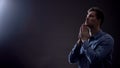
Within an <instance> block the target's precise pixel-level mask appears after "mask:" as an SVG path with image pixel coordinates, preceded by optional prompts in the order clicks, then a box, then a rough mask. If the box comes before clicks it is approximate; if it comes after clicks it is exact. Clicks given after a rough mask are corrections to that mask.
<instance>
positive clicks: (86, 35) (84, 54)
mask: <svg viewBox="0 0 120 68" xmlns="http://www.w3.org/2000/svg"><path fill="white" fill-rule="evenodd" d="M103 20H104V14H103V12H102V11H101V9H99V8H98V7H92V8H90V9H89V10H88V14H87V17H86V20H85V23H83V24H82V25H81V27H80V31H79V35H78V41H77V43H76V44H75V46H74V48H73V49H72V51H71V52H70V54H69V57H68V59H69V62H70V63H78V66H79V68H110V67H111V65H112V50H113V45H114V40H113V38H112V37H111V35H109V34H107V33H105V32H103V31H102V30H101V25H102V23H103Z"/></svg>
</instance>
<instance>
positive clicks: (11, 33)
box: [0, 0, 120, 68]
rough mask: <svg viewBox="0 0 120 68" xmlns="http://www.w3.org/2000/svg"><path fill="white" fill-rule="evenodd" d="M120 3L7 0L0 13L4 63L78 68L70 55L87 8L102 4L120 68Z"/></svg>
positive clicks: (9, 67)
mask: <svg viewBox="0 0 120 68" xmlns="http://www.w3.org/2000/svg"><path fill="white" fill-rule="evenodd" d="M1 1H2V0H1ZM7 1H8V2H7ZM118 5H119V3H118V2H115V1H111V0H108V1H107V0H88V1H87V0H78V1H75V0H69V1H66V0H63V1H62V0H54V1H53V0H48V1H46V0H19V1H18V0H6V3H4V6H3V8H4V9H3V8H2V12H1V13H0V14H1V17H0V20H1V22H0V23H1V24H0V66H1V67H2V68H77V65H76V64H69V63H68V60H67V59H68V54H69V52H70V51H71V49H72V47H73V45H74V44H75V43H76V41H77V35H78V32H79V27H80V25H81V24H82V23H83V22H84V20H85V16H86V14H87V10H88V9H89V8H90V7H93V6H98V7H100V8H101V9H103V11H104V14H105V21H104V24H103V26H102V29H103V31H105V32H108V33H109V34H111V35H112V36H113V37H114V40H115V45H114V52H113V67H114V68H118V67H119V66H120V59H119V57H120V49H119V48H120V42H119V40H120V30H119V21H118V20H119V19H118V18H119V15H120V13H119V9H120V7H119V6H118Z"/></svg>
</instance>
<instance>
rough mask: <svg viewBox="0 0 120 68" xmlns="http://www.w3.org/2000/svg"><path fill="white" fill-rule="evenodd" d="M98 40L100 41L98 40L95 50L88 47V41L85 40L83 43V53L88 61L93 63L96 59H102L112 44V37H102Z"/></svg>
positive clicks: (109, 50)
mask: <svg viewBox="0 0 120 68" xmlns="http://www.w3.org/2000/svg"><path fill="white" fill-rule="evenodd" d="M100 41H101V42H99V44H98V45H97V48H96V49H95V50H94V49H92V48H91V47H88V45H89V42H88V41H85V42H84V43H83V53H84V54H85V55H86V57H87V59H88V60H89V62H90V63H95V62H97V61H101V60H103V59H104V58H105V57H106V56H107V54H108V53H109V52H111V50H112V47H113V45H114V41H113V39H112V38H108V37H104V38H102V39H101V40H100Z"/></svg>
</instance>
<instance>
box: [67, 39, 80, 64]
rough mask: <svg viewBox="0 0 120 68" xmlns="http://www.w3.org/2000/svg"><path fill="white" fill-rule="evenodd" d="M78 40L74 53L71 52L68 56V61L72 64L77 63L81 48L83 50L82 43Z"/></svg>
mask: <svg viewBox="0 0 120 68" xmlns="http://www.w3.org/2000/svg"><path fill="white" fill-rule="evenodd" d="M79 42H80V40H78V42H77V43H76V44H75V45H74V47H73V49H72V51H71V52H70V54H69V56H68V61H69V62H70V63H76V62H77V61H78V60H79V58H80V48H81V42H80V43H79Z"/></svg>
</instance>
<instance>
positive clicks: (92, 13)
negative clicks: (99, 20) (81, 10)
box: [87, 11, 96, 16]
mask: <svg viewBox="0 0 120 68" xmlns="http://www.w3.org/2000/svg"><path fill="white" fill-rule="evenodd" d="M89 15H96V12H95V11H90V12H88V14H87V16H89Z"/></svg>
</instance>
